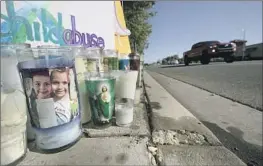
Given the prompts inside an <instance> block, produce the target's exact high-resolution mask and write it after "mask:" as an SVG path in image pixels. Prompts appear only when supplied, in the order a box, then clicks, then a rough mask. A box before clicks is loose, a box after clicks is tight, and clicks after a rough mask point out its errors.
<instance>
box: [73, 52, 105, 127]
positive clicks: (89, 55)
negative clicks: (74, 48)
mask: <svg viewBox="0 0 263 166" xmlns="http://www.w3.org/2000/svg"><path fill="white" fill-rule="evenodd" d="M75 66H76V73H77V82H78V89H79V96H80V105H81V122H82V124H86V123H89V122H91V110H90V105H89V100H88V89H87V87H86V84H85V75H84V73H86V72H98V73H100V72H101V71H102V64H101V50H100V49H98V48H87V49H82V50H81V51H80V52H79V53H78V54H77V56H75Z"/></svg>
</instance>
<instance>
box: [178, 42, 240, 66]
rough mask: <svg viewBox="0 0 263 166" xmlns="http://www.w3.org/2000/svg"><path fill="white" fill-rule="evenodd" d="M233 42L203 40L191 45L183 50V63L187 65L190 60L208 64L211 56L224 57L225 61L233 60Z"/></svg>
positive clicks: (234, 46)
mask: <svg viewBox="0 0 263 166" xmlns="http://www.w3.org/2000/svg"><path fill="white" fill-rule="evenodd" d="M235 49H236V45H235V44H234V43H220V42H219V41H203V42H199V43H196V44H194V45H193V46H192V48H191V50H189V51H186V52H184V54H183V55H184V64H185V65H186V66H187V65H189V63H191V62H192V61H199V60H200V62H201V63H202V64H208V63H209V62H210V60H211V58H218V57H222V58H224V61H225V62H226V63H232V62H233V61H234V52H235Z"/></svg>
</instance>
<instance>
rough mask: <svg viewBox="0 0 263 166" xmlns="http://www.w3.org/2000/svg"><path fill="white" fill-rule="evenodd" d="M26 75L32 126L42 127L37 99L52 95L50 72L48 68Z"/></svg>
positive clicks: (26, 89) (26, 90)
mask: <svg viewBox="0 0 263 166" xmlns="http://www.w3.org/2000/svg"><path fill="white" fill-rule="evenodd" d="M26 75H28V77H26V78H24V87H25V92H26V95H27V97H28V103H29V110H30V116H31V122H32V126H35V127H41V125H40V121H39V114H38V110H37V102H36V100H38V99H47V98H50V97H51V83H50V78H49V72H48V70H42V71H33V72H32V71H31V72H30V73H26ZM29 75H30V77H29Z"/></svg>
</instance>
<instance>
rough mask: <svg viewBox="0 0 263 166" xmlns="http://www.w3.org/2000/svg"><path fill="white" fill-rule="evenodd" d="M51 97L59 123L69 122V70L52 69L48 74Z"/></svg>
mask: <svg viewBox="0 0 263 166" xmlns="http://www.w3.org/2000/svg"><path fill="white" fill-rule="evenodd" d="M50 79H51V89H52V97H53V100H54V108H55V113H56V116H57V122H58V124H59V125H61V124H64V123H67V122H70V120H71V116H72V115H71V108H70V98H69V83H70V80H69V70H68V69H54V70H52V71H51V74H50Z"/></svg>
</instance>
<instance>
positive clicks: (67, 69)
mask: <svg viewBox="0 0 263 166" xmlns="http://www.w3.org/2000/svg"><path fill="white" fill-rule="evenodd" d="M18 54H19V58H21V59H23V56H25V55H30V54H31V56H32V57H34V59H33V60H20V59H19V60H20V61H19V63H18V69H19V71H20V73H21V76H22V79H23V82H24V89H25V90H26V91H27V92H26V98H27V101H28V108H29V115H30V118H31V125H32V128H33V130H34V132H35V137H36V142H35V143H36V146H37V148H38V149H39V150H41V151H44V152H51V151H52V152H56V151H60V150H62V149H65V148H67V147H70V146H71V145H73V144H74V143H75V142H76V141H77V140H78V139H79V138H80V136H81V133H82V132H81V122H80V119H81V114H80V109H79V101H78V93H77V92H78V87H77V86H76V76H75V75H76V74H75V64H74V57H73V54H72V50H71V49H68V48H36V49H22V50H19V51H18Z"/></svg>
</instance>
